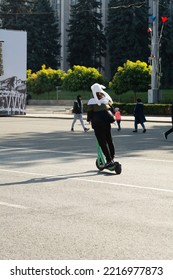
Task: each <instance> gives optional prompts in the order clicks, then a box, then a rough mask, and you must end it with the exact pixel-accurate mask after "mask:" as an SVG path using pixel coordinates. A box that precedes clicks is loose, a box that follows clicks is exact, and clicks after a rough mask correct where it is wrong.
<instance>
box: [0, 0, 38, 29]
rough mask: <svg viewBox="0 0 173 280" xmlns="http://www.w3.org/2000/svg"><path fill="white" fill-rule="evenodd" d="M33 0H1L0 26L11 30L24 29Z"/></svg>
mask: <svg viewBox="0 0 173 280" xmlns="http://www.w3.org/2000/svg"><path fill="white" fill-rule="evenodd" d="M33 4H34V0H28V1H25V0H15V1H14V0H2V1H1V5H0V11H1V12H0V18H1V20H2V27H3V28H5V29H12V30H26V26H27V24H28V14H30V13H31V10H32V7H33Z"/></svg>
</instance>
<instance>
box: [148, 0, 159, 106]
mask: <svg viewBox="0 0 173 280" xmlns="http://www.w3.org/2000/svg"><path fill="white" fill-rule="evenodd" d="M152 11H153V18H154V20H153V26H152V41H151V61H152V74H151V90H149V103H158V102H159V82H160V81H159V75H160V69H159V68H160V67H159V65H160V63H159V60H160V58H159V35H158V22H159V0H152Z"/></svg>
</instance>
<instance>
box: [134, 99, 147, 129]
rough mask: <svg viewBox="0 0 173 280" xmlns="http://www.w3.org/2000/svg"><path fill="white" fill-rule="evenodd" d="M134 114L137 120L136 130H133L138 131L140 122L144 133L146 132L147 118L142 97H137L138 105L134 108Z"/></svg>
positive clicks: (135, 123)
mask: <svg viewBox="0 0 173 280" xmlns="http://www.w3.org/2000/svg"><path fill="white" fill-rule="evenodd" d="M133 114H134V117H135V122H134V126H135V130H133V132H138V124H141V126H142V128H143V133H145V132H146V128H145V125H144V122H146V118H145V115H144V105H143V103H142V101H141V99H140V98H137V101H136V106H135V108H134V111H133Z"/></svg>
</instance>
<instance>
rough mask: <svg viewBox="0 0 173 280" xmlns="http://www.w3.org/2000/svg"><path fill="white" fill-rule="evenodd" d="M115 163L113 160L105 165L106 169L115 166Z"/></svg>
mask: <svg viewBox="0 0 173 280" xmlns="http://www.w3.org/2000/svg"><path fill="white" fill-rule="evenodd" d="M114 164H115V163H114V161H113V160H111V161H109V162H106V163H105V166H104V168H109V167H113V166H114Z"/></svg>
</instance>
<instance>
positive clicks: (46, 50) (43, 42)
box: [1, 0, 60, 72]
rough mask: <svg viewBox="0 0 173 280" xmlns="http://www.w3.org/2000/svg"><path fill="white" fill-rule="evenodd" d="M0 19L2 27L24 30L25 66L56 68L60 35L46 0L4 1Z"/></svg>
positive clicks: (33, 68)
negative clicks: (25, 43) (25, 46)
mask: <svg viewBox="0 0 173 280" xmlns="http://www.w3.org/2000/svg"><path fill="white" fill-rule="evenodd" d="M1 19H2V25H3V28H6V29H13V30H26V31H27V68H29V69H32V71H33V72H36V71H38V70H39V69H40V68H41V66H42V65H43V64H46V66H47V67H51V68H57V67H58V61H59V60H60V44H59V41H58V40H59V36H60V34H58V23H57V21H56V20H55V16H54V12H53V10H52V8H51V7H50V4H49V1H48V0H29V1H25V0H15V1H14V0H3V1H2V4H1Z"/></svg>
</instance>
